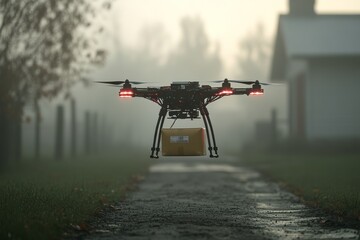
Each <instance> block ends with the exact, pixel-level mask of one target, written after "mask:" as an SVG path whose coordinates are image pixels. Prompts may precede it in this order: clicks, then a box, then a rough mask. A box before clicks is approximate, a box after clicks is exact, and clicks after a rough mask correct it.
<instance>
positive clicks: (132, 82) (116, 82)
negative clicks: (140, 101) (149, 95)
mask: <svg viewBox="0 0 360 240" xmlns="http://www.w3.org/2000/svg"><path fill="white" fill-rule="evenodd" d="M126 81H128V82H129V83H130V84H135V85H136V84H145V83H147V82H139V81H131V82H130V81H129V80H125V81H104V82H100V81H96V82H97V83H105V84H110V85H122V84H124V83H125V82H126Z"/></svg>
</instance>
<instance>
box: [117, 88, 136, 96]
mask: <svg viewBox="0 0 360 240" xmlns="http://www.w3.org/2000/svg"><path fill="white" fill-rule="evenodd" d="M119 96H120V97H121V98H131V97H133V96H134V91H133V90H132V89H121V90H120V92H119Z"/></svg>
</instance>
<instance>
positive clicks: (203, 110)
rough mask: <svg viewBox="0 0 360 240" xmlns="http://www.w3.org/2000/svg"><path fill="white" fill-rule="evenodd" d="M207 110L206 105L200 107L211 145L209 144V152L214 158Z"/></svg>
mask: <svg viewBox="0 0 360 240" xmlns="http://www.w3.org/2000/svg"><path fill="white" fill-rule="evenodd" d="M206 111H207V110H206V108H205V107H202V108H200V113H201V117H202V119H203V121H204V125H205V130H206V138H207V140H208V145H209V146H208V150H209V153H210V157H211V158H213V157H214V155H213V154H212V150H213V148H212V146H211V140H210V134H209V127H208V123H207V121H208V119H207V117H206V116H205V112H206Z"/></svg>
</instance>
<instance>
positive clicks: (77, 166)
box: [0, 156, 151, 239]
mask: <svg viewBox="0 0 360 240" xmlns="http://www.w3.org/2000/svg"><path fill="white" fill-rule="evenodd" d="M150 163H151V160H149V159H148V158H146V156H145V157H144V156H141V157H140V156H138V157H136V156H133V157H114V156H112V157H91V158H83V159H68V160H66V161H60V162H55V161H54V160H52V161H50V160H48V161H42V162H30V161H27V162H23V163H21V164H19V165H17V166H12V167H9V169H7V171H6V172H5V173H1V174H0V239H7V238H9V239H57V238H60V237H61V234H62V232H63V231H64V229H66V228H67V227H69V226H70V225H71V224H73V225H80V226H82V225H83V223H84V221H86V220H87V219H89V218H90V217H91V216H92V215H94V214H95V213H96V212H97V211H98V210H99V209H100V208H101V207H104V205H106V204H110V203H111V202H113V201H115V200H120V199H121V198H122V197H123V196H124V193H125V192H126V190H127V189H128V188H129V187H131V185H133V183H134V182H135V181H136V180H138V179H139V176H140V175H141V174H144V173H145V172H146V171H147V169H148V166H149V164H150Z"/></svg>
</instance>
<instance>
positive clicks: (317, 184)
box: [243, 154, 360, 221]
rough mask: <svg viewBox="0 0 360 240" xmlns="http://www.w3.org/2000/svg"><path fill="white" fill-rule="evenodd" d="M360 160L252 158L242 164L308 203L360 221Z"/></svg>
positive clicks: (302, 156) (303, 156) (352, 157)
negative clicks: (256, 170) (254, 169)
mask: <svg viewBox="0 0 360 240" xmlns="http://www.w3.org/2000/svg"><path fill="white" fill-rule="evenodd" d="M359 160H360V156H359V155H358V154H352V155H350V154H349V155H346V154H345V155H340V154H339V155H309V154H299V155H280V154H279V155H271V154H269V155H253V156H246V157H244V158H243V162H244V163H246V164H247V165H249V166H252V167H254V168H256V169H258V170H260V171H261V172H263V173H264V174H265V175H267V176H269V177H271V178H273V179H275V180H277V181H279V182H280V183H281V184H282V185H284V186H285V187H286V188H289V189H290V190H292V191H293V192H294V193H296V194H297V195H299V196H300V197H302V198H303V199H304V200H305V201H306V202H307V203H309V204H311V205H315V206H318V207H321V208H322V209H325V210H328V211H330V212H333V213H336V214H337V215H339V216H342V217H345V218H349V219H357V220H358V221H360V185H359V182H360V174H359V169H360V161H359Z"/></svg>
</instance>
